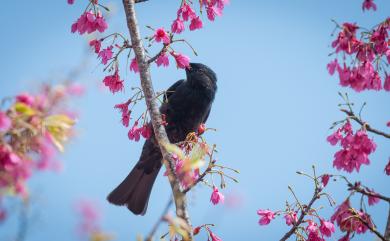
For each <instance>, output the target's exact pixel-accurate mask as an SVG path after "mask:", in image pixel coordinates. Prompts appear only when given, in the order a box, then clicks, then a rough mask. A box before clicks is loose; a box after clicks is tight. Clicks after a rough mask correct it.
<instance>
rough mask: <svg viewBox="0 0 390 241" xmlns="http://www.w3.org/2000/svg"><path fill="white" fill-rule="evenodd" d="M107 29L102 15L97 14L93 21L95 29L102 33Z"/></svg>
mask: <svg viewBox="0 0 390 241" xmlns="http://www.w3.org/2000/svg"><path fill="white" fill-rule="evenodd" d="M107 28H108V24H107V22H106V20H105V19H104V17H103V16H102V14H101V13H100V12H98V14H97V16H96V20H95V29H96V30H98V31H99V32H101V33H103V32H104V31H105V30H106V29H107Z"/></svg>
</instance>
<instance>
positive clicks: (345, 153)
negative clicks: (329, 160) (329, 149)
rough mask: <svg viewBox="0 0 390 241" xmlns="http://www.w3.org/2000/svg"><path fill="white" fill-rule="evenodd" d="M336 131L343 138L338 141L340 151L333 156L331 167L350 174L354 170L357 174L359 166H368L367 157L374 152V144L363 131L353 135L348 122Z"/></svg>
mask: <svg viewBox="0 0 390 241" xmlns="http://www.w3.org/2000/svg"><path fill="white" fill-rule="evenodd" d="M338 131H340V133H341V132H343V133H344V136H343V137H342V139H341V141H340V143H341V147H342V149H341V150H339V151H338V152H336V153H335V155H334V160H333V166H334V167H336V168H337V169H338V170H341V169H342V170H345V171H347V172H352V171H354V170H355V169H356V171H358V172H359V170H360V166H361V165H363V164H364V165H368V164H370V160H369V158H368V156H369V155H370V154H371V153H372V152H374V151H375V149H376V144H375V143H374V141H373V140H372V139H369V138H368V136H367V132H366V130H364V129H362V130H359V131H357V132H356V133H355V134H354V133H353V131H352V127H351V124H350V123H349V121H347V122H346V123H345V124H344V126H343V127H342V128H341V129H339V130H338Z"/></svg>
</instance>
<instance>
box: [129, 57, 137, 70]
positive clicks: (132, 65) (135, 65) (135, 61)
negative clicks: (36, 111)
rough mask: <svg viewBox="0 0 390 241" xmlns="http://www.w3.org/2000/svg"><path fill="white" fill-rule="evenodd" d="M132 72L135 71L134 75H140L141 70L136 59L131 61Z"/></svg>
mask: <svg viewBox="0 0 390 241" xmlns="http://www.w3.org/2000/svg"><path fill="white" fill-rule="evenodd" d="M130 70H131V71H133V72H134V73H139V68H138V63H137V59H136V58H134V59H133V60H131V64H130Z"/></svg>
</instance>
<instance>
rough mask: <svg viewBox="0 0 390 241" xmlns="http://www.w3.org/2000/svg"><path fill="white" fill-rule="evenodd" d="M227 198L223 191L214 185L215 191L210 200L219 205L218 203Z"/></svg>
mask: <svg viewBox="0 0 390 241" xmlns="http://www.w3.org/2000/svg"><path fill="white" fill-rule="evenodd" d="M224 200H225V197H224V196H223V194H222V193H220V192H219V191H218V188H217V187H213V192H212V193H211V197H210V201H211V202H212V203H213V204H214V205H217V204H218V203H223V202H224Z"/></svg>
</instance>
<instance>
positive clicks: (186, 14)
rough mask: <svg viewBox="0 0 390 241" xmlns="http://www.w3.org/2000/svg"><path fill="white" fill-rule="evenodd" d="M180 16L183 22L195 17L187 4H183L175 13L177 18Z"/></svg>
mask: <svg viewBox="0 0 390 241" xmlns="http://www.w3.org/2000/svg"><path fill="white" fill-rule="evenodd" d="M180 15H181V16H182V17H183V19H184V21H188V20H190V19H193V18H195V17H196V13H195V12H194V10H193V9H192V8H191V6H190V5H189V4H188V3H187V2H184V3H183V5H182V6H181V7H180V8H179V10H178V11H177V16H178V17H179V16H180Z"/></svg>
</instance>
